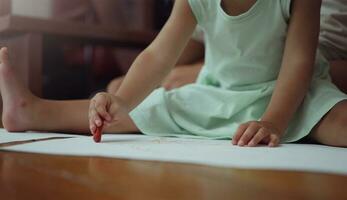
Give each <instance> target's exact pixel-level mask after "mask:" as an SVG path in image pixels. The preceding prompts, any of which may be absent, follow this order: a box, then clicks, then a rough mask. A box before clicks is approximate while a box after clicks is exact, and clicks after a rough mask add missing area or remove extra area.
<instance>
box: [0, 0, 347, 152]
mask: <svg viewBox="0 0 347 200" xmlns="http://www.w3.org/2000/svg"><path fill="white" fill-rule="evenodd" d="M320 4H321V2H320V1H317V0H307V1H300V0H292V1H290V0H267V1H263V0H258V1H256V0H216V1H210V0H177V1H176V3H175V6H174V9H173V12H172V15H171V17H170V19H169V20H168V22H167V24H166V25H165V26H164V28H163V30H162V31H161V33H160V34H159V35H158V37H157V38H156V39H155V40H154V41H153V43H152V44H151V45H150V46H149V47H148V48H147V49H146V50H145V51H143V52H142V53H141V54H140V56H139V57H138V58H137V59H136V60H135V62H134V63H133V65H132V67H131V68H130V70H129V72H128V75H127V76H126V78H125V80H124V81H123V83H122V85H121V87H120V89H119V90H118V91H117V94H116V95H112V94H108V93H100V94H97V95H96V96H95V97H94V98H93V99H92V100H91V101H90V104H89V101H87V100H85V101H48V100H44V99H39V98H37V97H35V96H33V95H32V94H31V93H30V92H29V91H28V90H27V89H26V88H24V87H23V86H22V85H21V84H19V82H18V80H17V79H16V77H15V75H14V73H13V71H12V69H11V68H10V67H9V63H8V57H7V54H6V49H2V50H1V52H0V58H1V61H2V62H3V63H2V64H1V66H0V81H1V82H0V89H1V93H2V97H3V102H4V113H3V122H4V125H5V128H7V129H8V130H10V131H24V130H45V131H74V132H86V131H87V129H88V120H87V112H88V106H89V128H90V130H91V132H92V133H95V132H96V131H97V129H101V128H105V129H104V130H105V131H106V132H113V133H118V132H124V131H138V129H140V130H141V131H142V132H143V133H146V134H150V135H159V136H182V137H183V136H187V135H188V136H199V137H205V138H215V139H226V138H232V142H233V144H234V145H239V146H256V145H258V144H260V143H263V144H267V145H269V146H271V147H273V146H277V145H278V144H279V142H280V141H281V142H294V141H298V140H300V139H302V138H304V137H305V136H309V137H310V138H311V139H313V140H315V141H317V142H319V143H322V144H326V145H333V146H347V135H346V132H345V131H344V130H345V128H347V125H346V124H347V123H346V121H347V114H346V112H345V110H346V109H347V102H346V101H345V99H347V96H346V95H345V94H343V93H341V92H340V91H339V90H338V89H337V88H336V87H335V86H334V85H333V84H331V82H330V81H329V75H328V71H327V70H328V66H327V64H326V62H325V61H324V60H323V59H322V57H321V56H320V54H318V55H317V58H316V48H317V41H318V32H319V12H320ZM197 23H198V24H199V25H200V26H201V27H202V28H203V29H204V33H205V34H206V35H205V37H206V38H205V39H206V58H205V66H204V68H203V70H202V72H201V73H200V75H199V78H198V81H197V83H196V84H191V85H187V86H185V87H183V88H180V89H177V90H173V91H170V92H165V91H164V90H163V89H158V90H156V91H154V92H153V93H151V92H152V91H153V90H154V89H155V88H156V87H157V86H158V85H159V84H160V83H161V80H162V79H163V78H164V77H165V76H166V75H167V74H168V73H169V71H170V70H171V68H172V66H173V65H174V64H175V62H176V61H177V59H178V57H179V55H180V53H181V52H182V50H183V48H184V47H185V45H186V43H187V42H188V40H189V38H190V37H191V35H192V33H193V31H194V29H195V26H196V25H197ZM315 58H316V61H315ZM150 93H151V94H150ZM149 94H150V95H149ZM148 95H149V96H148ZM147 96H148V97H147ZM145 98H146V99H145ZM144 99H145V100H144ZM143 100H144V101H143ZM142 101H143V102H142ZM140 102H142V103H141V104H140V105H139V103H140ZM130 111H132V112H131V113H130ZM129 113H130V115H129ZM43 122H45V123H43Z"/></svg>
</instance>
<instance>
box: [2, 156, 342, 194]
mask: <svg viewBox="0 0 347 200" xmlns="http://www.w3.org/2000/svg"><path fill="white" fill-rule="evenodd" d="M346 188H347V176H337V175H329V174H319V173H304V172H290V171H275V170H271V171H270V170H244V169H231V168H215V167H208V166H200V165H188V164H174V163H162V162H148V161H134V160H121V159H108V158H95V157H67V156H51V155H40V154H25V153H13V152H1V151H0V195H1V199H6V200H13V199H52V200H54V199H59V200H60V199H90V200H93V199H98V200H101V199H105V200H106V199H143V200H146V199H150V200H153V199H175V200H177V199H189V200H191V199H212V200H216V199H237V200H242V199H252V200H253V199H257V200H262V199H264V200H268V199H281V200H284V199H291V200H292V199H306V200H310V199H312V200H313V199H314V200H316V199H334V200H339V199H347V192H346Z"/></svg>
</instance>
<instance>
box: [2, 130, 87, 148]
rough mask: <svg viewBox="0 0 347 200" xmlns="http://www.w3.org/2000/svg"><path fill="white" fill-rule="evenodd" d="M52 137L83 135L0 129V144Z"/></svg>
mask: <svg viewBox="0 0 347 200" xmlns="http://www.w3.org/2000/svg"><path fill="white" fill-rule="evenodd" d="M53 137H54V138H59V137H61V138H64V137H83V136H80V135H70V134H61V133H46V132H40V133H39V132H28V133H23V132H18V133H9V132H7V131H6V130H5V129H0V144H3V143H9V142H18V141H27V140H37V139H43V138H53Z"/></svg>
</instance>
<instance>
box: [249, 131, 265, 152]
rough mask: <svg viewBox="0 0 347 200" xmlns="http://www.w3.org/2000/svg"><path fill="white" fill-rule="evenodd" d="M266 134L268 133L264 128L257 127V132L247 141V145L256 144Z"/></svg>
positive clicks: (252, 145)
mask: <svg viewBox="0 0 347 200" xmlns="http://www.w3.org/2000/svg"><path fill="white" fill-rule="evenodd" d="M268 135H269V133H268V132H267V131H266V130H265V129H264V128H261V129H259V130H258V132H257V133H256V134H255V135H254V137H253V138H252V140H251V141H250V142H249V143H248V146H250V147H254V146H256V145H258V144H259V143H260V142H261V141H262V140H263V139H264V138H266V137H267V136H268Z"/></svg>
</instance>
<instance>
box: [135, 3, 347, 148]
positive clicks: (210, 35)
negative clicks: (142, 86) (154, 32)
mask: <svg viewBox="0 0 347 200" xmlns="http://www.w3.org/2000/svg"><path fill="white" fill-rule="evenodd" d="M290 3H291V2H290V0H258V1H257V2H256V3H255V4H254V5H253V6H252V8H251V9H250V10H249V11H247V12H246V13H243V14H241V15H239V16H230V15H228V14H226V13H225V12H224V10H223V9H222V7H221V0H189V4H190V6H191V9H192V11H193V13H194V15H195V17H196V20H197V21H198V24H199V26H200V27H201V28H202V29H203V31H204V33H205V42H206V54H205V66H204V67H203V69H202V71H201V73H200V75H199V77H198V80H197V82H196V83H194V84H190V85H187V86H184V87H182V88H179V89H175V90H172V91H165V90H164V89H162V88H160V89H157V90H155V91H154V92H153V93H152V94H150V95H149V96H148V97H147V98H146V99H145V100H144V101H143V102H142V103H141V104H140V105H139V106H138V107H137V108H135V109H134V110H133V111H132V112H131V113H130V116H131V118H132V119H133V121H134V122H135V124H136V125H137V127H138V128H139V129H140V130H141V132H143V133H144V134H148V135H154V136H176V137H198V138H210V139H231V138H232V137H233V134H234V132H235V131H236V129H237V128H238V126H239V125H240V124H242V123H245V122H248V121H251V120H259V119H260V118H261V117H262V115H263V113H264V112H265V110H266V108H267V106H268V104H269V102H270V99H271V95H272V93H273V91H274V86H275V84H276V79H277V77H278V74H279V70H280V67H281V62H282V55H283V52H284V47H285V41H286V35H287V29H288V21H289V17H290V12H289V11H290ZM315 66H316V67H315V73H314V78H313V80H312V84H311V87H310V89H309V91H308V93H307V95H306V97H305V100H304V102H303V103H302V104H301V106H300V108H299V109H298V111H297V112H296V114H295V116H294V118H293V120H292V121H291V123H290V125H289V127H288V129H287V131H286V133H285V135H284V137H283V138H282V142H294V141H297V140H299V139H301V138H303V137H305V136H306V135H308V134H309V133H310V131H311V129H312V128H313V127H314V126H315V125H316V124H317V123H318V122H319V121H320V119H321V118H322V117H323V116H324V115H325V114H326V113H327V112H328V111H329V110H330V109H331V108H332V107H333V106H334V105H335V104H336V103H338V102H340V101H342V100H344V99H347V96H346V95H345V94H343V93H342V92H340V91H339V90H338V89H337V88H336V87H335V86H334V85H333V84H332V83H331V81H330V77H329V74H328V70H329V69H328V68H329V66H328V64H327V61H326V60H325V59H324V58H323V57H322V56H321V54H320V53H319V52H318V54H317V58H316V65H315Z"/></svg>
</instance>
